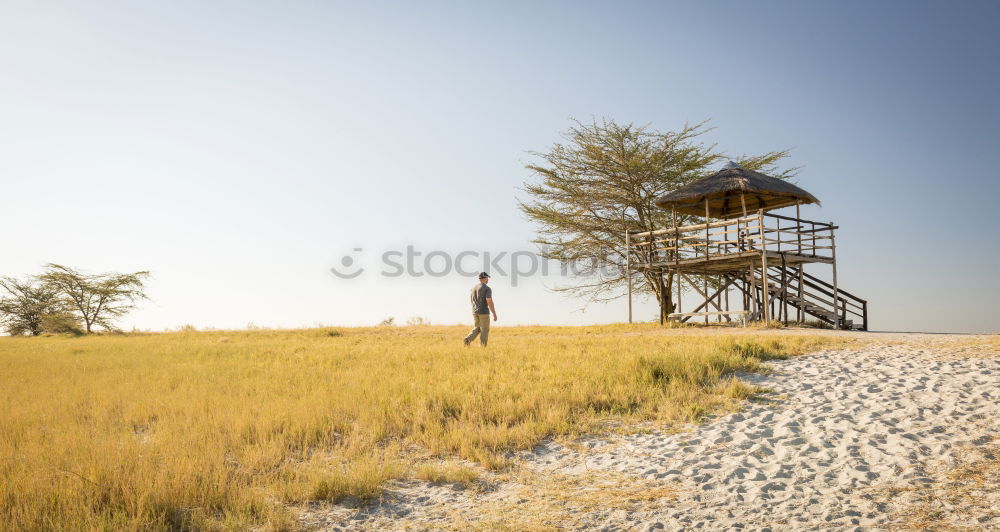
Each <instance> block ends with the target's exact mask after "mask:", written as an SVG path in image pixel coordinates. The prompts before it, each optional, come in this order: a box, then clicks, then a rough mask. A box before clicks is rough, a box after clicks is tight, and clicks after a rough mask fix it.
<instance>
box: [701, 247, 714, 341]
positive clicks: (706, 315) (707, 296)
mask: <svg viewBox="0 0 1000 532" xmlns="http://www.w3.org/2000/svg"><path fill="white" fill-rule="evenodd" d="M706 246H707V244H706ZM703 279H704V280H705V309H706V310H708V302H709V300H710V299H711V298H712V296H710V295H708V276H707V275H706V276H704V277H703ZM705 325H708V314H705Z"/></svg>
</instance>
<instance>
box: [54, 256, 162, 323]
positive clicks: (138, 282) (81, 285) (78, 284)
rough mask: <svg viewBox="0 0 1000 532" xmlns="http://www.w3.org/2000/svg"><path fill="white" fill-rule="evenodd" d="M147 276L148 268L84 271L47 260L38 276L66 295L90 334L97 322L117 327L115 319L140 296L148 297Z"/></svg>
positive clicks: (125, 311)
mask: <svg viewBox="0 0 1000 532" xmlns="http://www.w3.org/2000/svg"><path fill="white" fill-rule="evenodd" d="M148 277H149V272H147V271H141V272H135V273H114V272H112V273H99V274H85V273H82V272H79V271H77V270H74V269H72V268H69V267H67V266H62V265H60V264H46V265H45V273H43V274H42V275H41V276H39V279H41V281H42V282H43V283H44V284H45V285H46V286H48V287H50V288H52V289H55V290H56V291H58V293H59V294H61V295H62V297H64V298H66V301H67V304H68V305H69V306H70V308H72V309H73V311H74V312H76V313H78V314H79V317H80V320H81V321H82V322H83V325H84V328H85V330H86V331H87V333H88V334H89V333H92V332H93V328H94V326H100V327H102V328H104V329H105V330H109V331H111V330H116V327H115V325H114V322H115V320H116V319H118V318H121V317H122V316H124V315H125V314H128V312H129V311H131V310H132V309H134V308H135V305H136V303H137V302H138V301H139V300H142V299H149V298H148V297H146V293H145V285H144V284H143V283H144V281H145V280H146V279H147V278H148Z"/></svg>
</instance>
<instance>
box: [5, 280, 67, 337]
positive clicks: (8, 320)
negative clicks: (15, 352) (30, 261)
mask: <svg viewBox="0 0 1000 532" xmlns="http://www.w3.org/2000/svg"><path fill="white" fill-rule="evenodd" d="M0 289H3V291H4V292H6V295H5V296H4V297H2V298H0V324H3V327H4V329H5V330H6V331H7V333H8V334H10V335H13V336H20V335H25V334H28V335H31V336H38V335H40V334H42V333H43V332H54V333H62V332H74V331H73V328H74V325H75V319H74V317H73V316H72V315H70V313H69V308H68V307H67V305H66V300H65V299H64V298H63V297H62V296H61V294H60V293H59V290H58V289H57V288H56V287H54V286H51V285H48V284H45V283H42V282H40V281H39V280H38V279H37V278H34V277H29V278H27V279H16V278H14V277H2V278H0Z"/></svg>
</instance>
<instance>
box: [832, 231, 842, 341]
mask: <svg viewBox="0 0 1000 532" xmlns="http://www.w3.org/2000/svg"><path fill="white" fill-rule="evenodd" d="M833 233H834V231H833V222H830V258H831V259H833V319H834V321H836V322H838V323H836V324H835V325H834V327H836V328H837V329H840V328H842V327H843V325H844V324H843V323H840V313H839V312H837V303H838V302H839V300H840V292H838V291H837V243H836V240H835V237H834V234H833Z"/></svg>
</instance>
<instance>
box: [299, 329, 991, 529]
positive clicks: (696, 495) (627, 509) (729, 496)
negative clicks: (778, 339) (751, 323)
mask: <svg viewBox="0 0 1000 532" xmlns="http://www.w3.org/2000/svg"><path fill="white" fill-rule="evenodd" d="M901 339H902V340H903V342H902V343H900V340H901ZM996 350H997V347H996V346H994V347H987V348H982V347H972V348H970V347H969V341H968V340H967V339H964V338H962V337H939V336H922V335H910V336H906V337H902V338H897V337H893V338H891V341H883V342H879V343H875V344H872V345H868V346H866V347H865V348H863V349H857V350H847V351H822V352H819V353H815V354H811V355H806V356H802V357H795V358H792V359H789V360H784V361H775V362H772V363H770V364H771V366H773V368H774V370H773V371H772V372H771V373H770V374H768V375H744V376H742V378H744V379H745V380H748V381H751V382H755V383H757V384H759V385H762V386H767V387H769V388H771V389H772V390H773V392H772V393H770V394H768V395H767V396H766V398H765V400H764V401H760V402H755V403H752V404H750V405H748V406H747V407H746V408H745V409H743V411H741V412H739V413H736V414H730V415H726V416H722V417H718V418H716V419H713V420H710V421H709V422H707V423H704V424H702V425H699V426H697V427H694V428H692V429H691V430H688V431H684V432H680V433H672V434H667V433H661V432H652V433H648V434H635V435H629V436H623V437H616V438H614V439H613V440H611V441H596V440H595V441H590V442H588V443H587V445H586V447H590V449H579V448H576V449H570V448H567V447H563V446H560V445H557V444H554V443H549V444H547V445H544V446H542V447H540V448H539V449H538V450H537V451H536V452H535V453H533V454H531V455H527V456H525V457H524V458H525V464H526V465H525V467H526V469H527V470H529V471H535V472H537V473H538V475H537V477H538V478H543V479H544V478H548V477H551V478H562V479H565V478H573V477H574V476H580V475H586V476H587V477H586V478H589V479H595V478H600V477H601V476H602V475H603V476H605V477H607V476H609V475H612V476H614V478H631V479H635V480H636V482H641V483H645V484H643V485H644V486H647V487H649V486H653V485H657V483H659V485H666V484H671V485H676V486H678V487H679V494H678V496H677V498H676V499H674V500H667V499H664V500H662V501H648V502H646V503H644V504H643V505H641V506H639V507H637V506H636V505H634V504H632V505H627V504H626V505H620V504H615V503H612V504H608V505H607V507H595V506H593V505H591V506H585V507H580V506H579V505H578V506H577V507H576V508H575V510H574V511H572V512H569V513H567V514H566V515H567V518H566V520H565V521H564V522H563V523H560V524H561V525H562V526H565V527H566V528H570V529H605V530H622V529H624V530H631V529H635V530H659V529H665V530H681V529H685V530H687V529H704V530H731V529H740V528H745V529H749V530H761V529H767V528H772V529H774V530H816V529H838V530H839V529H847V530H850V529H855V528H857V529H859V530H862V529H865V530H870V529H872V528H873V527H874V528H883V527H885V526H887V525H890V524H892V523H894V522H897V521H898V519H899V512H900V510H901V509H904V508H905V507H906V505H907V503H912V502H913V501H912V500H908V499H907V496H909V497H910V499H913V498H914V497H916V495H915V494H914V493H913V492H907V491H903V495H902V496H896V497H893V498H886V497H884V496H883V494H884V492H885V488H896V489H897V490H898V489H903V490H906V489H909V488H919V487H921V486H923V485H927V484H931V483H933V482H935V478H933V477H934V471H935V469H936V468H938V467H940V466H942V465H947V464H948V463H950V462H952V461H954V460H955V459H956V458H961V453H963V452H966V450H967V449H969V448H975V447H976V446H982V445H986V444H988V443H990V442H991V440H992V439H993V438H994V437H996V436H998V435H1000V432H998V430H1000V429H998V422H997V420H998V419H1000V355H998V354H997V353H996V352H995V351H996ZM581 478H583V477H581ZM581 485H582V484H581V483H577V484H575V485H571V486H568V487H567V489H581ZM543 491H544V490H539V489H538V488H537V486H535V487H533V486H527V489H526V486H525V485H523V484H519V483H518V482H517V481H507V482H501V483H499V484H498V485H497V486H496V488H495V489H493V490H490V491H489V492H487V493H475V492H473V491H472V490H467V491H459V490H454V489H451V488H450V487H442V486H427V485H426V484H418V483H414V482H409V483H399V484H398V485H397V486H396V487H395V489H394V490H393V495H392V496H391V497H390V498H389V499H387V501H386V502H385V503H384V504H382V505H381V506H378V507H375V508H372V509H369V510H367V511H363V512H357V511H354V510H347V509H342V510H341V511H340V512H339V513H337V512H334V513H327V514H326V518H323V519H319V518H318V516H317V515H316V514H313V515H312V516H311V517H309V518H307V519H308V521H307V522H309V523H311V524H313V525H319V526H320V527H321V528H326V529H338V528H341V527H346V528H349V529H355V528H357V529H365V528H380V529H383V528H398V529H405V528H411V527H416V528H464V526H467V525H469V524H472V523H482V522H493V523H501V524H502V523H505V522H509V523H515V525H514V528H518V526H517V525H516V523H518V522H531V521H530V519H529V520H528V521H526V519H527V518H530V517H531V515H530V514H532V513H538V512H541V511H543V510H542V509H540V508H542V507H541V506H537V505H533V504H532V502H537V501H532V500H531V499H532V498H533V497H532V494H533V493H538V494H540V495H539V497H541V494H542V493H543ZM993 493H994V495H987V496H990V497H993V498H995V499H996V500H995V501H994V503H995V504H994V505H993V506H994V507H1000V497H998V496H997V495H995V494H996V491H994V492H993ZM552 502H553V501H549V503H552ZM556 504H566V503H565V501H563V502H558V501H556ZM551 506H552V504H546V505H544V508H551ZM986 508H987V510H985V511H979V512H978V513H974V514H973V515H967V516H962V517H961V518H959V517H958V516H957V515H956V516H953V517H952V518H951V520H952V523H951V524H953V525H958V526H963V525H964V526H970V527H973V528H976V529H979V528H983V529H988V528H1000V514H998V513H996V512H991V511H989V510H988V508H989V507H988V506H987V507H986ZM904 511H905V510H904ZM946 511H947V509H946ZM456 517H458V518H459V520H458V521H456ZM946 521H947V518H946ZM542 522H545V523H549V524H552V521H551V520H548V521H546V520H543V521H542ZM459 523H462V524H461V525H460V524H459Z"/></svg>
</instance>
